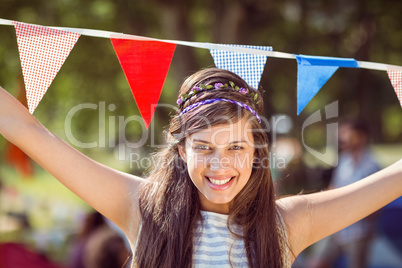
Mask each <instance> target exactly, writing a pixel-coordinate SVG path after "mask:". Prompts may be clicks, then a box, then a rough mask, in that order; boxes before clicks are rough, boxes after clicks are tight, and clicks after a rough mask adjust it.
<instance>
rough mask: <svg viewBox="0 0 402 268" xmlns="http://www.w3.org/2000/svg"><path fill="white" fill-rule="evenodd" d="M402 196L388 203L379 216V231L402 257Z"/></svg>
mask: <svg viewBox="0 0 402 268" xmlns="http://www.w3.org/2000/svg"><path fill="white" fill-rule="evenodd" d="M398 220H399V221H400V220H402V197H400V198H398V199H396V200H395V201H394V202H391V203H390V204H388V205H386V206H385V207H384V208H383V209H381V211H380V215H379V217H378V229H379V233H380V234H381V235H382V236H383V237H385V238H386V239H387V241H388V242H389V243H390V244H391V245H392V247H393V249H395V251H396V252H397V253H398V254H399V256H400V257H401V258H402V225H401V222H398Z"/></svg>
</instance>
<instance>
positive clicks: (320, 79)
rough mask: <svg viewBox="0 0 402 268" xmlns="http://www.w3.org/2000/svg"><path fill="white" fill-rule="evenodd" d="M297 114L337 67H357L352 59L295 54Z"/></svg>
mask: <svg viewBox="0 0 402 268" xmlns="http://www.w3.org/2000/svg"><path fill="white" fill-rule="evenodd" d="M296 59H297V115H299V114H300V113H301V111H302V110H303V109H304V107H306V106H307V104H308V103H309V102H310V100H311V99H312V98H313V97H314V96H315V94H317V92H318V91H320V89H321V87H322V86H323V85H324V84H325V83H326V82H327V81H328V80H329V79H330V78H331V76H332V75H333V74H334V73H335V72H336V70H338V68H339V67H350V68H359V65H358V63H357V61H356V60H354V59H345V58H331V57H318V56H305V55H296Z"/></svg>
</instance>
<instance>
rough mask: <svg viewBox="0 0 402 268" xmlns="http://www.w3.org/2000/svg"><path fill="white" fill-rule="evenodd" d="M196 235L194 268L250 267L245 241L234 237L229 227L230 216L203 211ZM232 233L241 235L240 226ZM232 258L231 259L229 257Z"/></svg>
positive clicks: (234, 228) (234, 227) (235, 227)
mask: <svg viewBox="0 0 402 268" xmlns="http://www.w3.org/2000/svg"><path fill="white" fill-rule="evenodd" d="M201 215H202V216H203V219H204V221H203V222H199V223H198V226H197V229H196V231H195V234H194V254H193V267H248V260H247V253H246V250H245V246H244V242H243V239H241V238H238V237H236V236H235V235H233V234H232V233H231V232H230V231H229V229H228V227H227V221H228V217H229V215H224V214H218V213H214V212H209V211H201ZM232 231H233V232H236V233H239V234H241V228H240V227H239V226H233V227H232ZM229 256H230V257H229Z"/></svg>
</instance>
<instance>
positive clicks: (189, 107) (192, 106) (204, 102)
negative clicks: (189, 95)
mask: <svg viewBox="0 0 402 268" xmlns="http://www.w3.org/2000/svg"><path fill="white" fill-rule="evenodd" d="M218 101H225V102H230V103H234V104H236V105H238V106H240V107H242V108H244V109H246V110H247V111H250V112H251V113H252V114H253V115H254V116H255V117H257V119H258V122H259V123H261V118H260V117H259V116H258V114H257V113H256V112H255V111H254V110H253V109H252V108H251V107H250V106H248V105H246V104H244V103H242V102H238V101H234V100H228V99H220V98H217V99H208V100H203V101H199V102H196V103H193V104H191V105H190V106H188V107H186V108H185V109H184V110H183V111H181V113H180V114H179V116H181V115H183V114H185V113H187V112H189V111H191V110H193V109H195V108H197V107H200V106H201V105H204V104H210V103H214V102H218Z"/></svg>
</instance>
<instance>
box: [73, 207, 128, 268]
mask: <svg viewBox="0 0 402 268" xmlns="http://www.w3.org/2000/svg"><path fill="white" fill-rule="evenodd" d="M128 255H129V252H128V250H127V248H126V246H125V243H124V240H123V238H122V237H121V236H120V235H119V234H118V233H117V232H116V231H115V230H113V229H112V228H111V227H109V226H108V225H107V223H106V221H105V219H104V217H103V216H102V215H101V214H100V213H98V212H92V213H89V214H88V215H87V216H86V218H85V221H84V224H83V226H82V230H81V233H80V234H79V238H78V240H77V242H76V243H75V245H74V246H73V250H72V254H71V264H70V267H71V268H118V267H123V265H124V263H125V262H126V260H127V257H128Z"/></svg>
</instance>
